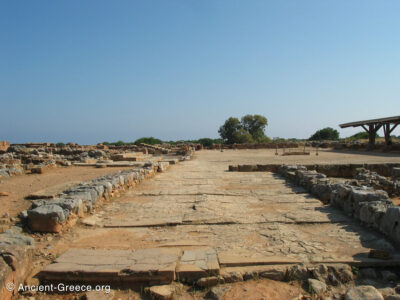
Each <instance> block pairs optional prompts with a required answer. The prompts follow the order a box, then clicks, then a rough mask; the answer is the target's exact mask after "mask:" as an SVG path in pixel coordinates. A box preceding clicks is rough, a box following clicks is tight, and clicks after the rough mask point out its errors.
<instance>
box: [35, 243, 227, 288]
mask: <svg viewBox="0 0 400 300" xmlns="http://www.w3.org/2000/svg"><path fill="white" fill-rule="evenodd" d="M218 274H219V263H218V258H217V253H216V251H215V250H214V249H211V248H208V247H202V248H198V249H190V250H184V251H182V250H181V249H180V248H172V247H162V248H150V249H138V250H92V249H70V250H68V251H67V252H65V253H64V254H62V255H61V256H60V257H58V258H57V259H56V260H55V261H54V263H52V264H50V265H47V266H46V267H45V268H44V269H43V270H42V271H41V272H40V273H39V274H38V278H40V280H41V282H43V283H60V282H63V283H64V282H73V283H81V284H92V285H94V284H109V285H113V286H125V285H127V284H130V283H132V284H134V283H138V284H164V283H171V282H172V281H174V280H175V279H179V280H181V281H185V282H194V281H196V280H198V279H199V278H202V277H208V276H213V275H218Z"/></svg>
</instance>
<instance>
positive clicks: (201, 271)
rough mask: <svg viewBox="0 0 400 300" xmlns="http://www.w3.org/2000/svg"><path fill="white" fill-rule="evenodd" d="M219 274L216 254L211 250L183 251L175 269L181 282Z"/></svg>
mask: <svg viewBox="0 0 400 300" xmlns="http://www.w3.org/2000/svg"><path fill="white" fill-rule="evenodd" d="M218 274H219V262H218V257H217V252H216V251H215V249H212V248H203V249H193V250H185V251H184V252H183V255H182V257H181V259H180V262H179V264H178V266H177V269H176V275H177V277H178V278H179V280H182V281H188V282H191V281H194V280H197V279H199V278H202V277H207V276H213V275H218Z"/></svg>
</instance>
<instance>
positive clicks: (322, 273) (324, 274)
mask: <svg viewBox="0 0 400 300" xmlns="http://www.w3.org/2000/svg"><path fill="white" fill-rule="evenodd" d="M312 272H313V275H314V277H315V278H316V279H318V280H319V281H322V282H325V281H326V280H327V279H328V268H327V266H325V265H319V266H318V267H317V268H315V269H314V270H313V271H312Z"/></svg>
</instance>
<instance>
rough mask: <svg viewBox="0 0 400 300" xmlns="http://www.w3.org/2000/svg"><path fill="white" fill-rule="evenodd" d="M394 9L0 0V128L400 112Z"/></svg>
mask: <svg viewBox="0 0 400 300" xmlns="http://www.w3.org/2000/svg"><path fill="white" fill-rule="evenodd" d="M399 12H400V1H368V0H359V1H356V0H354V1H348V0H343V1H338V0H327V1H319V0H318V1H299V0H293V1H268V0H262V1H252V0H248V1H244V0H243V1H233V0H224V1H219V0H202V1H200V0H168V1H167V0H159V1H155V0H143V1H134V0H129V1H102V0H91V1H89V0H68V1H61V0H59V1H54V0H49V1H41V0H35V1H28V0H26V1H19V0H9V1H5V0H0V101H1V102H0V104H1V105H0V107H1V118H0V140H9V141H11V142H27V141H52V142H59V141H63V142H68V141H73V142H79V143H86V144H87V143H97V142H101V141H116V140H124V141H132V140H135V139H136V138H139V137H142V136H154V137H158V138H161V139H164V140H176V139H195V138H201V137H218V133H217V131H218V128H219V126H220V125H221V124H223V122H224V121H225V119H227V118H228V117H230V116H237V117H240V116H243V115H245V114H249V113H250V114H262V115H265V116H266V117H267V118H268V121H269V125H268V128H267V130H266V133H267V135H268V136H270V137H277V136H279V137H285V138H290V137H298V138H308V137H309V136H310V135H311V134H312V133H314V132H315V131H316V130H317V129H320V128H323V127H326V126H331V127H334V128H337V129H339V128H338V126H337V125H338V124H340V123H343V122H348V121H356V120H363V119H369V118H377V117H386V116H393V115H400V113H399V109H398V108H399V103H400V101H399V99H400V18H399ZM357 131H359V130H357V129H345V130H340V133H341V136H348V135H351V134H353V133H355V132H357ZM394 134H396V135H399V134H400V129H397V130H396V131H395V132H394Z"/></svg>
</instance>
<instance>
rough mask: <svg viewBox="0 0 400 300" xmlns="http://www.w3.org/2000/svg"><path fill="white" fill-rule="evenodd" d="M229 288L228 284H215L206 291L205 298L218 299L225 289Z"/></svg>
mask: <svg viewBox="0 0 400 300" xmlns="http://www.w3.org/2000/svg"><path fill="white" fill-rule="evenodd" d="M230 289H231V287H230V286H215V287H213V288H211V290H210V291H209V292H208V293H207V295H206V296H207V298H209V299H211V300H219V299H221V298H222V297H223V296H224V295H225V294H226V292H227V291H229V290H230Z"/></svg>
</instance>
